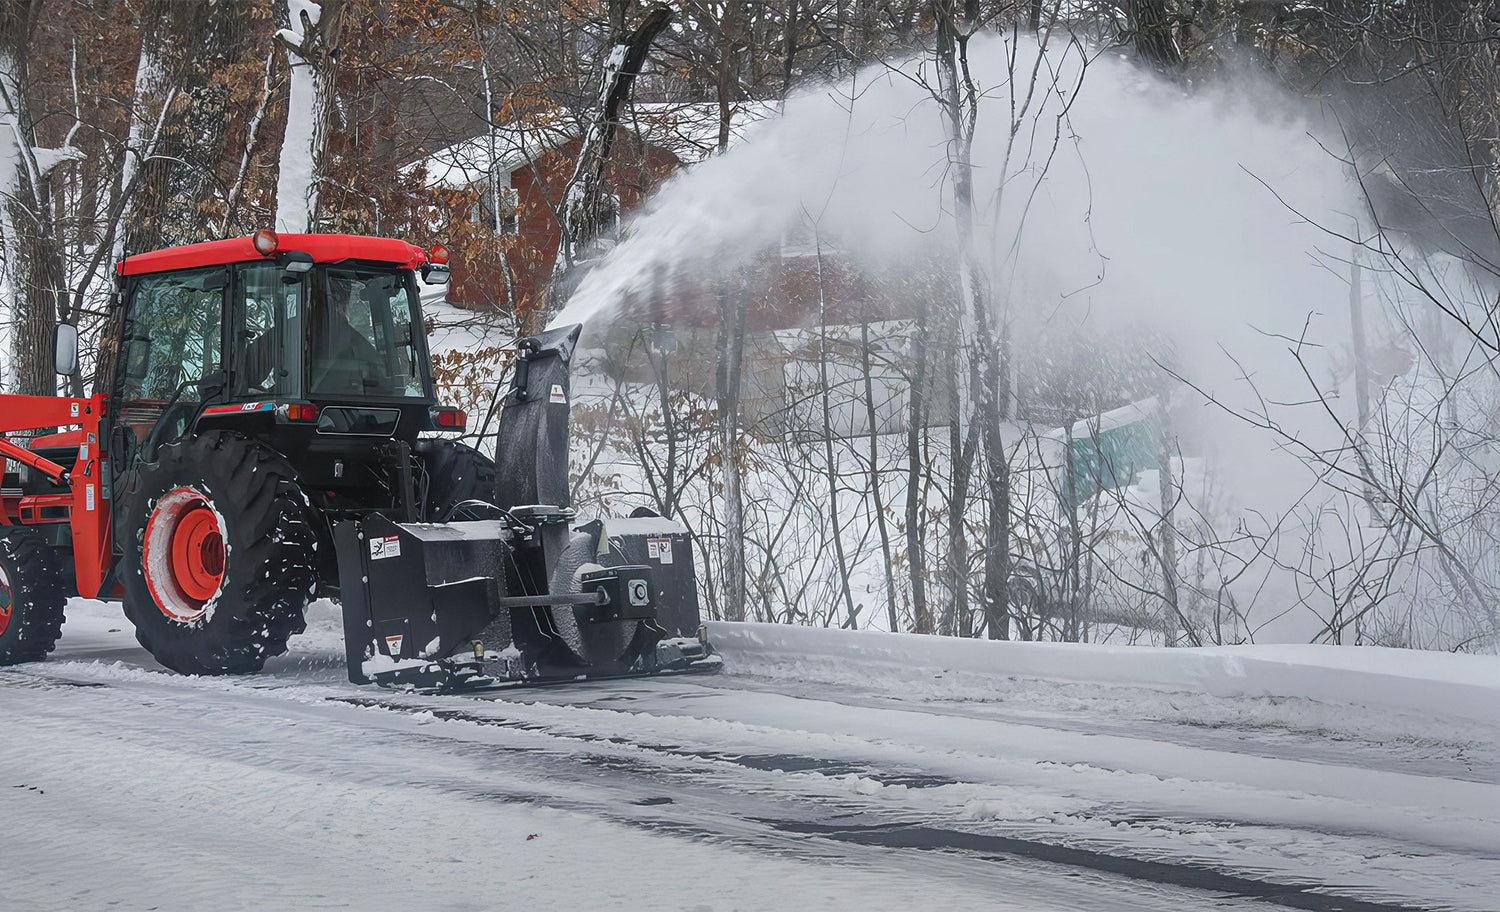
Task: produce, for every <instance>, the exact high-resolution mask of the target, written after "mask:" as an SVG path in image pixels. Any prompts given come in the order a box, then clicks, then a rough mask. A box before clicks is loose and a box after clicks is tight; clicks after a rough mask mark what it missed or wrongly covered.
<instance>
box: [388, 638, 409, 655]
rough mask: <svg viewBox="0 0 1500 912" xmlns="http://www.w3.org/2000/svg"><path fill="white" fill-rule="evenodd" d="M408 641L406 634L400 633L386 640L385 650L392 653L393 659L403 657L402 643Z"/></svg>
mask: <svg viewBox="0 0 1500 912" xmlns="http://www.w3.org/2000/svg"><path fill="white" fill-rule="evenodd" d="M405 639H406V634H404V633H398V634H394V635H392V636H388V637H386V638H385V648H386V649H387V650H388V651H389V652H390V654H391V658H393V659H396V658H400V657H401V643H402V641H403V640H405Z"/></svg>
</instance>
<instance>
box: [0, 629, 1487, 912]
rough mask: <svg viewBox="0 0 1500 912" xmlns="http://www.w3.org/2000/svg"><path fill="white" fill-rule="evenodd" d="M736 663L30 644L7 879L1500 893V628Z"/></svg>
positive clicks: (851, 641) (164, 886) (857, 894)
mask: <svg viewBox="0 0 1500 912" xmlns="http://www.w3.org/2000/svg"><path fill="white" fill-rule="evenodd" d="M714 636H715V638H716V640H717V641H718V642H719V643H720V644H721V645H722V647H723V649H724V651H725V654H726V662H727V665H728V670H727V672H726V673H725V674H722V675H719V676H714V677H692V678H686V677H679V678H670V679H656V680H636V681H627V682H614V683H592V684H583V685H576V686H569V687H565V688H542V689H532V690H524V691H510V692H504V693H500V694H491V695H485V696H483V697H480V696H469V697H452V696H449V697H419V696H410V695H402V694H394V693H390V692H385V691H380V690H378V689H374V688H361V687H355V686H353V685H350V684H348V683H346V682H345V681H344V680H343V669H342V660H341V647H340V643H339V638H338V625H337V622H336V619H335V617H334V615H333V613H332V609H331V607H329V606H326V605H318V606H315V607H314V614H313V617H312V619H311V624H310V629H309V632H308V633H307V634H305V635H304V636H302V637H299V638H297V639H295V640H294V641H293V644H292V652H291V654H290V655H288V656H286V657H283V658H281V659H278V660H275V661H274V662H273V663H272V664H271V666H270V667H269V669H268V671H267V673H265V674H263V675H260V676H256V677H252V678H241V679H192V678H182V677H177V676H173V675H170V674H168V673H165V672H163V671H160V670H159V669H158V668H157V666H155V664H154V663H153V662H152V661H151V660H150V658H149V657H148V656H147V655H146V654H145V652H144V651H143V650H141V649H140V648H139V647H137V646H136V645H135V641H134V638H133V636H132V634H131V633H130V630H129V627H128V625H127V624H126V623H125V622H124V621H123V619H122V618H121V617H120V616H119V615H118V613H117V609H114V608H112V607H108V606H101V605H95V604H91V603H76V602H75V603H74V605H73V606H72V609H71V610H70V620H69V623H68V626H67V628H66V629H65V634H64V638H63V641H62V643H61V644H60V646H59V649H58V651H57V653H56V655H55V656H54V658H53V660H52V661H50V662H47V663H44V664H36V665H25V666H20V667H17V668H12V669H5V670H0V826H3V837H0V909H3V910H6V912H10V910H32V909H46V910H51V909H58V910H62V909H67V910H79V909H104V908H121V909H163V910H176V909H184V910H190V909H208V908H212V909H251V908H256V909H260V908H265V909H271V908H275V909H323V908H359V909H392V910H402V912H409V910H427V909H491V908H507V907H516V908H528V909H559V910H564V909H591V910H592V909H690V910H699V909H701V910H731V909H745V910H755V912H764V910H773V909H796V910H799V912H805V910H809V909H843V908H850V909H901V910H924V909H947V908H951V907H955V906H958V905H960V904H963V905H965V906H967V907H970V908H985V909H1021V910H1051V909H1057V910H1063V909H1068V910H1095V909H1097V910H1120V909H1150V910H1154V909H1163V910H1164V909H1190V908H1214V909H1236V908H1244V909H1251V908H1255V909H1265V908H1268V907H1275V906H1276V905H1280V906H1282V907H1289V908H1298V909H1344V910H1370V912H1376V910H1394V909H1450V908H1451V909H1472V910H1494V909H1500V699H1497V698H1500V660H1496V659H1492V658H1483V657H1480V658H1476V657H1467V656H1423V655H1420V654H1415V653H1395V652H1391V651H1385V650H1350V649H1345V650H1330V649H1322V650H1318V649H1313V648H1306V647H1295V648H1283V649H1279V650H1278V649H1270V650H1266V649H1259V650H1257V649H1256V648H1250V649H1241V650H1220V651H1213V650H1178V651H1160V650H1158V651H1154V652H1153V651H1148V650H1135V651H1132V650H1128V649H1126V650H1122V649H1108V648H1103V647H1062V648H1059V647H1055V646H1048V645H1045V644H983V643H972V642H953V641H938V640H930V639H928V638H914V637H890V636H889V635H880V634H848V633H843V632H839V631H806V630H787V629H778V628H768V627H757V626H753V625H719V626H716V627H715V628H714Z"/></svg>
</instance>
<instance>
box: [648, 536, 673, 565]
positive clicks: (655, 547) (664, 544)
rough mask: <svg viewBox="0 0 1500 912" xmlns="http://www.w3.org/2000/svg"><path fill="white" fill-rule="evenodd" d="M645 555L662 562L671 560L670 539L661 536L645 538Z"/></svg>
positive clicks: (665, 562)
mask: <svg viewBox="0 0 1500 912" xmlns="http://www.w3.org/2000/svg"><path fill="white" fill-rule="evenodd" d="M646 556H647V557H649V558H651V559H652V560H654V561H661V562H662V563H664V564H670V563H671V562H672V539H670V538H668V537H665V536H662V537H659V538H648V539H646Z"/></svg>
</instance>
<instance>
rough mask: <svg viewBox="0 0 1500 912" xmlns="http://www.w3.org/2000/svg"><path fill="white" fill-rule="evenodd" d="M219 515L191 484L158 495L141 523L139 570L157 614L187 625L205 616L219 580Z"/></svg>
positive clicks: (222, 558) (222, 557)
mask: <svg viewBox="0 0 1500 912" xmlns="http://www.w3.org/2000/svg"><path fill="white" fill-rule="evenodd" d="M227 552H228V549H227V547H226V545H225V543H224V519H223V517H222V516H220V515H219V513H218V511H217V510H215V509H214V507H213V502H212V501H211V500H209V498H208V495H206V494H204V493H203V492H202V491H199V490H196V489H194V488H187V487H182V488H174V489H172V490H170V491H168V492H167V493H166V494H163V495H162V497H161V499H160V500H158V501H157V502H156V506H155V507H154V508H153V509H152V511H151V518H150V519H149V520H147V521H146V532H145V534H144V535H143V536H142V541H141V572H142V573H143V574H144V575H145V577H146V586H147V588H149V589H150V590H151V597H152V598H153V599H154V600H155V601H156V607H158V608H160V609H161V613H162V614H164V615H166V616H167V617H169V618H171V619H172V620H174V621H182V622H184V623H189V622H192V621H196V620H198V619H200V618H202V617H203V616H204V615H206V614H207V613H208V611H209V609H210V608H211V607H212V606H213V603H214V600H215V599H217V598H218V595H219V591H220V589H221V588H222V587H223V584H224V570H225V564H226V559H227Z"/></svg>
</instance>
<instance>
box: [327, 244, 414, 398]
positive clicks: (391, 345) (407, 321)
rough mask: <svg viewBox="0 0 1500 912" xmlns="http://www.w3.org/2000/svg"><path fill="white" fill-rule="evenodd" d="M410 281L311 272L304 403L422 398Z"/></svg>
mask: <svg viewBox="0 0 1500 912" xmlns="http://www.w3.org/2000/svg"><path fill="white" fill-rule="evenodd" d="M408 278H409V275H408V274H407V273H404V272H402V271H399V270H395V269H391V268H388V267H378V266H349V265H338V266H325V267H322V268H320V269H317V270H314V271H313V273H312V275H311V277H310V280H311V282H312V295H311V304H310V306H309V308H308V326H309V330H310V333H311V338H310V342H311V345H310V347H309V363H308V374H307V377H308V395H310V396H317V397H335V398H337V397H345V396H362V397H378V398H397V397H422V396H425V395H427V390H426V388H425V381H424V378H423V377H422V375H421V372H420V371H418V370H417V367H416V366H417V364H418V361H419V358H418V350H417V339H416V334H415V333H414V332H413V331H412V330H413V324H414V321H413V314H414V311H413V303H414V302H413V300H412V294H411V287H410V282H409V281H408Z"/></svg>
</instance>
